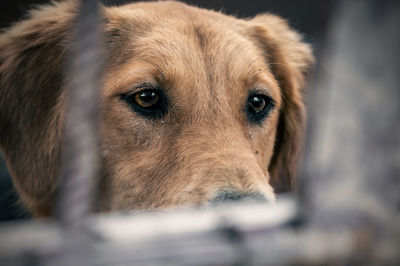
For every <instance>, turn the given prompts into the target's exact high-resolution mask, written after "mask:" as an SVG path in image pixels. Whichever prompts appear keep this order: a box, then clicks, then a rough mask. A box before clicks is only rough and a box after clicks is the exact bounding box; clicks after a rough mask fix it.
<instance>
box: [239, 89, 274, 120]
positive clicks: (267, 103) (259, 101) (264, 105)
mask: <svg viewBox="0 0 400 266" xmlns="http://www.w3.org/2000/svg"><path fill="white" fill-rule="evenodd" d="M273 107H274V102H273V100H272V99H271V98H270V97H268V96H266V95H263V94H257V93H251V94H250V95H249V97H248V99H247V111H246V113H247V118H248V119H249V120H250V121H251V122H252V123H255V124H260V123H262V121H263V120H264V119H265V118H266V117H267V116H268V113H269V111H270V110H271V109H272V108H273Z"/></svg>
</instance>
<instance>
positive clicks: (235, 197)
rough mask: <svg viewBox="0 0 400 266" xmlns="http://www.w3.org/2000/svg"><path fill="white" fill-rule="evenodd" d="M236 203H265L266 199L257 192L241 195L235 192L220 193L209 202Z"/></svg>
mask: <svg viewBox="0 0 400 266" xmlns="http://www.w3.org/2000/svg"><path fill="white" fill-rule="evenodd" d="M237 201H267V198H266V197H265V196H264V195H263V194H261V193H259V192H250V193H248V192H247V193H242V192H239V191H236V190H225V191H220V192H218V194H217V195H216V196H215V197H214V198H213V199H212V200H211V203H212V204H219V203H223V202H237Z"/></svg>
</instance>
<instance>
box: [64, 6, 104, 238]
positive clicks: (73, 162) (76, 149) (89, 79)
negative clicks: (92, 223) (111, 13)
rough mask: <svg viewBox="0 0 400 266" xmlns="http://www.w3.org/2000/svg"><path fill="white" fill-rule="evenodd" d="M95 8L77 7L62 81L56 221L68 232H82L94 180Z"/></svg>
mask: <svg viewBox="0 0 400 266" xmlns="http://www.w3.org/2000/svg"><path fill="white" fill-rule="evenodd" d="M98 13H99V4H98V1H96V0H82V1H80V8H79V13H78V16H77V19H76V31H75V32H74V33H75V34H74V36H75V42H74V43H76V45H75V46H74V47H73V48H72V51H71V55H72V60H71V61H70V62H69V65H68V71H67V75H66V78H65V87H66V88H67V89H68V96H69V101H68V108H67V122H66V129H65V136H64V145H63V157H62V159H63V160H62V165H63V179H62V182H61V187H60V191H59V206H58V210H57V211H58V213H57V214H58V217H59V219H60V221H61V222H62V223H63V224H64V225H65V226H66V227H67V228H69V229H71V230H78V231H81V230H82V226H83V225H84V219H85V218H86V217H87V216H88V214H89V213H90V210H91V206H92V202H93V200H94V198H95V187H96V183H97V182H96V181H97V175H98V168H99V162H98V154H99V152H98V150H99V148H98V145H99V129H98V120H99V119H98V116H99V114H98V109H99V107H98V106H99V93H100V91H99V88H100V74H101V73H100V72H101V69H100V64H99V62H100V53H101V52H100V47H101V36H100V31H99V14H98Z"/></svg>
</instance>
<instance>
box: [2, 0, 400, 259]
mask: <svg viewBox="0 0 400 266" xmlns="http://www.w3.org/2000/svg"><path fill="white" fill-rule="evenodd" d="M337 6H338V8H337V10H336V12H335V15H334V16H333V17H332V21H331V23H330V27H329V30H328V33H327V37H326V39H325V42H324V46H323V47H322V48H321V49H320V51H319V56H318V57H319V62H318V64H317V67H316V69H317V71H316V73H315V78H314V82H313V84H312V86H310V87H311V88H312V89H311V91H310V92H309V93H308V95H309V98H308V108H309V124H310V127H309V134H308V139H307V149H306V153H305V155H304V167H303V170H302V174H301V191H300V195H299V196H298V197H290V196H282V197H280V198H279V199H278V201H277V203H276V205H268V204H265V203H250V202H242V203H237V204H234V205H232V204H227V205H223V206H216V207H212V208H206V209H191V210H181V211H176V212H171V213H146V212H142V213H119V214H118V213H116V214H111V215H110V214H109V215H100V214H99V215H92V216H90V215H89V214H90V204H91V201H92V200H93V197H94V187H95V183H96V180H95V177H96V173H97V166H98V162H97V157H96V154H98V153H97V144H98V136H97V132H98V131H97V130H96V126H97V113H98V112H97V111H98V110H97V109H98V106H96V101H87V99H88V98H90V99H95V98H96V88H97V85H96V84H97V82H98V80H99V77H100V73H101V69H99V64H98V62H99V61H100V60H99V58H100V57H101V56H100V55H101V45H100V43H101V42H100V41H101V34H100V33H99V31H98V30H97V27H98V16H99V15H98V12H99V10H98V8H97V1H93V0H90V1H89V0H85V1H81V9H80V14H79V16H78V20H77V21H78V22H77V29H76V38H77V44H78V45H77V46H76V47H74V51H73V52H72V58H73V59H72V61H71V62H70V64H69V69H70V70H69V72H68V73H67V76H66V77H67V78H66V80H71V83H70V84H69V88H70V92H69V93H70V98H69V109H68V110H69V117H70V119H69V120H68V121H69V122H68V124H67V130H66V140H65V143H67V144H66V145H65V147H67V148H66V151H65V153H64V157H63V164H64V172H63V174H64V182H63V183H62V186H61V189H60V201H59V210H58V214H59V216H58V220H48V221H24V222H18V223H4V224H2V225H0V237H1V241H0V264H1V265H398V264H399V263H400V219H399V218H400V215H399V212H400V178H399V176H400V149H399V147H400V145H399V144H400V133H399V132H400V123H399V122H400V121H399V120H400V105H399V104H398V100H399V99H400V90H399V84H400V77H399V75H398V70H399V69H400V60H399V59H400V58H399V57H400V54H399V53H398V52H397V49H398V47H400V32H399V30H398V26H399V25H400V3H397V2H396V1H385V2H382V1H374V0H368V1H340V2H339V3H338V4H337ZM88 102H92V103H93V104H92V105H88V104H87V103H88ZM82 103H83V104H82ZM83 114H85V115H83ZM89 166H90V167H89Z"/></svg>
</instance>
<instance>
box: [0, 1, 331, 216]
mask: <svg viewBox="0 0 400 266" xmlns="http://www.w3.org/2000/svg"><path fill="white" fill-rule="evenodd" d="M47 2H49V1H46V0H16V1H0V28H1V29H3V28H6V27H8V26H10V25H12V24H13V23H15V22H17V21H19V20H21V19H23V18H24V17H25V16H26V12H27V11H28V10H29V9H30V8H32V7H34V6H35V5H37V4H43V3H47ZM101 2H103V3H104V4H105V5H121V4H124V3H129V2H133V1H126V0H103V1H101ZM184 2H187V3H189V4H193V5H196V6H199V7H204V8H209V9H214V10H220V11H222V12H224V13H226V14H232V15H236V16H239V17H251V16H254V15H256V14H258V13H263V12H271V13H274V14H277V15H280V16H282V17H283V18H286V19H288V21H289V23H290V25H291V26H292V27H294V28H295V29H297V30H298V31H299V32H301V33H302V34H303V36H304V38H305V40H306V41H307V42H309V43H311V44H312V45H313V47H314V51H315V54H316V55H318V51H319V48H320V47H321V44H322V42H323V37H324V32H325V29H326V27H327V24H328V22H329V18H330V16H331V14H332V13H333V12H334V1H332V0H324V1H321V0H302V1H294V0H270V1H268V0H247V1H241V0H202V1H201V0H187V1H184ZM0 130H1V129H0ZM28 217H29V215H27V214H26V213H25V212H24V211H23V209H22V207H21V206H20V205H19V203H18V197H17V195H16V193H15V191H14V190H13V189H12V182H11V179H10V177H9V174H8V172H7V168H6V166H5V164H4V161H3V160H2V158H1V157H0V221H5V220H12V219H25V218H28Z"/></svg>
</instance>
